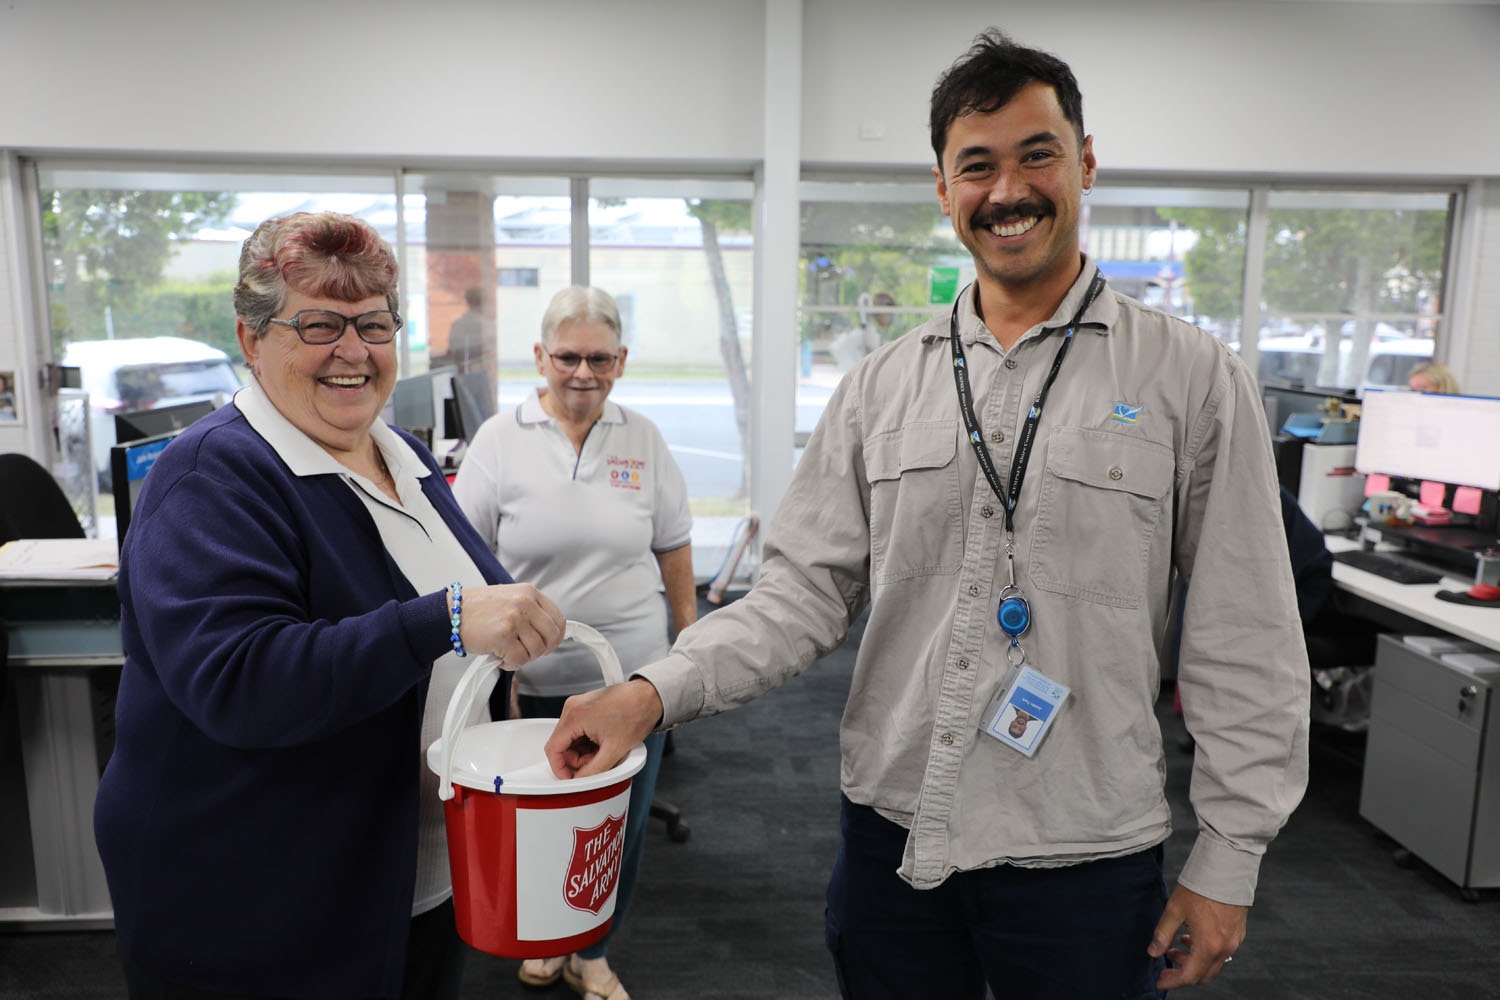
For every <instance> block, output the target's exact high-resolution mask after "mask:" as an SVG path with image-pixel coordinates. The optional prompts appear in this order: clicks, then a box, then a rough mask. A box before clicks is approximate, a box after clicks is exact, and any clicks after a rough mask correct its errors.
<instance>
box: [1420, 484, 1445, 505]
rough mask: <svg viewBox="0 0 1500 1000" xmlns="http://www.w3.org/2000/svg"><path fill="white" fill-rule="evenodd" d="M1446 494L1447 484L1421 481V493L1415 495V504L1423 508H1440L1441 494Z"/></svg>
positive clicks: (1441, 503)
mask: <svg viewBox="0 0 1500 1000" xmlns="http://www.w3.org/2000/svg"><path fill="white" fill-rule="evenodd" d="M1447 492H1448V484H1447V483H1434V482H1430V481H1428V480H1426V479H1424V480H1422V491H1421V492H1420V493H1418V494H1417V503H1419V504H1421V505H1422V506H1423V507H1441V506H1442V505H1443V494H1445V493H1447Z"/></svg>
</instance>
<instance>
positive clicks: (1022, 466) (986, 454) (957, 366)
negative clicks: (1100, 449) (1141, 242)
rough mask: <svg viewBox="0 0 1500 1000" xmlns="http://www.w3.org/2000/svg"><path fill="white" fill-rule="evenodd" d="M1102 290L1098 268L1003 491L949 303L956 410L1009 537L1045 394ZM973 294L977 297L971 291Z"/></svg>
mask: <svg viewBox="0 0 1500 1000" xmlns="http://www.w3.org/2000/svg"><path fill="white" fill-rule="evenodd" d="M1103 290H1104V275H1103V274H1101V273H1099V269H1098V268H1095V269H1094V280H1093V281H1091V282H1089V290H1088V293H1087V294H1085V295H1084V297H1083V304H1082V305H1080V306H1079V307H1078V311H1077V312H1076V313H1074V314H1073V321H1072V322H1071V323H1069V324H1068V325H1067V327H1066V328H1065V331H1064V333H1063V341H1062V344H1061V345H1059V347H1058V348H1057V357H1055V358H1053V359H1052V370H1051V371H1049V372H1048V373H1047V380H1046V381H1045V382H1043V383H1042V391H1041V392H1039V393H1037V395H1036V401H1035V402H1033V403H1032V404H1031V412H1029V413H1028V414H1027V415H1026V422H1025V423H1024V424H1022V425H1021V436H1020V438H1019V439H1018V440H1017V441H1016V453H1015V456H1014V457H1013V458H1012V459H1011V463H1010V484H1009V487H1010V488H1009V489H1008V490H1007V489H1005V488H1004V487H1002V486H1001V483H1000V474H999V473H998V472H996V471H995V462H994V459H992V458H990V450H989V448H987V447H986V446H985V443H984V436H983V435H982V434H981V433H980V432H979V418H978V417H977V416H975V415H974V395H973V392H972V390H970V388H969V367H968V361H967V359H966V358H965V357H964V345H963V342H962V339H961V338H960V337H959V335H958V303H959V302H961V301H963V296H962V295H960V296H959V297H958V300H957V301H955V302H954V303H953V314H952V315H951V316H950V317H949V318H948V339H949V341H950V342H951V343H952V345H953V381H954V383H955V384H956V385H957V386H958V408H959V410H960V411H961V412H962V413H963V415H964V428H965V429H966V430H967V431H968V432H969V443H970V444H971V445H973V446H974V455H975V457H977V458H978V459H979V467H980V468H981V469H983V470H984V478H985V479H987V480H989V484H990V488H991V489H993V490H994V491H995V496H997V497H999V498H1000V500H1001V502H1002V503H1003V504H1004V505H1005V531H1006V534H1011V533H1013V532H1014V530H1015V511H1016V501H1017V500H1018V499H1019V498H1020V496H1021V481H1022V480H1023V479H1025V478H1026V463H1027V462H1028V461H1029V460H1030V459H1031V445H1032V442H1033V441H1035V440H1036V427H1037V424H1038V423H1040V422H1041V419H1042V404H1043V403H1045V402H1046V401H1047V392H1048V390H1050V389H1051V388H1052V383H1053V382H1055V381H1057V373H1058V371H1059V370H1060V369H1061V368H1062V363H1063V358H1065V357H1067V355H1068V348H1069V347H1071V346H1072V344H1073V334H1074V333H1076V332H1077V330H1078V324H1079V322H1081V321H1082V319H1083V313H1084V310H1086V309H1088V307H1089V306H1090V305H1092V304H1093V302H1094V299H1096V298H1098V297H1099V293H1100V292H1101V291H1103ZM974 294H975V295H976V296H977V295H978V294H979V291H978V289H975V292H974Z"/></svg>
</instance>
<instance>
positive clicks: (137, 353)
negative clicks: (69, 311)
mask: <svg viewBox="0 0 1500 1000" xmlns="http://www.w3.org/2000/svg"><path fill="white" fill-rule="evenodd" d="M61 363H62V364H63V365H65V366H69V367H77V368H78V369H79V370H80V374H81V378H82V382H83V388H84V389H85V391H87V392H88V394H89V435H90V438H91V439H92V442H93V443H92V451H93V457H94V471H95V473H96V475H98V477H99V483H100V487H101V488H102V489H104V490H106V491H107V490H108V489H109V485H110V484H109V449H110V447H111V446H112V445H113V444H114V443H115V414H117V413H134V412H137V411H140V410H150V409H154V408H156V407H158V406H177V405H179V404H182V403H196V402H202V401H209V402H212V403H213V404H214V405H215V406H223V405H224V404H225V403H227V402H229V398H230V397H231V396H233V395H234V392H235V390H236V389H238V388H239V387H240V376H239V372H238V370H237V369H236V368H235V366H234V362H233V361H232V360H231V359H230V357H229V355H227V354H225V353H224V352H223V351H221V350H219V349H218V348H217V347H210V346H209V345H208V344H204V343H201V342H200V341H196V340H188V339H187V338H185V337H133V338H128V339H125V340H81V341H76V342H74V343H71V344H69V345H68V346H67V347H66V348H65V349H64V350H63V356H62V361H61Z"/></svg>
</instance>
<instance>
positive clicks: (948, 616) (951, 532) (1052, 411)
mask: <svg viewBox="0 0 1500 1000" xmlns="http://www.w3.org/2000/svg"><path fill="white" fill-rule="evenodd" d="M1093 270H1094V267H1093V264H1092V262H1091V261H1088V260H1085V264H1084V269H1083V272H1082V274H1081V275H1080V277H1079V280H1078V282H1077V283H1075V285H1074V286H1073V289H1072V290H1071V291H1070V292H1069V294H1068V295H1067V297H1066V298H1065V299H1064V301H1063V302H1062V303H1061V304H1060V305H1059V307H1058V310H1057V313H1056V314H1055V315H1054V317H1053V318H1052V319H1051V320H1050V321H1049V322H1048V323H1046V324H1042V325H1041V326H1038V327H1037V328H1034V329H1033V330H1030V331H1028V332H1027V333H1026V335H1025V336H1023V337H1022V339H1021V340H1020V341H1019V342H1017V343H1016V344H1015V345H1014V346H1013V347H1012V348H1011V350H1010V351H1009V352H1003V351H1002V350H1001V349H1000V347H999V345H998V343H997V342H996V341H995V340H994V338H993V337H992V336H991V335H990V333H989V331H988V330H987V329H985V327H984V325H983V323H982V322H981V321H980V319H979V318H978V316H977V315H976V314H975V311H974V305H973V292H972V290H970V291H968V292H965V293H964V294H963V295H962V296H961V297H960V301H959V303H958V307H957V310H956V314H955V322H956V325H957V329H958V331H959V336H960V337H962V342H963V345H964V348H965V351H966V353H967V358H968V361H967V365H968V369H969V374H970V379H971V383H972V386H973V393H974V397H975V408H976V415H977V417H978V420H979V424H980V427H981V428H982V437H983V439H984V440H985V441H986V443H987V446H988V447H989V448H990V452H991V455H992V457H993V460H994V464H995V466H996V468H997V470H998V471H999V475H1000V477H1001V480H1002V484H1003V483H1004V482H1005V480H1006V479H1007V478H1008V473H1009V470H1010V466H1011V459H1012V454H1011V449H1012V447H1013V446H1014V444H1015V442H1016V439H1017V433H1018V432H1019V430H1020V428H1021V425H1022V423H1023V421H1024V419H1025V416H1026V413H1027V410H1028V409H1029V407H1030V406H1031V404H1032V402H1033V401H1034V400H1035V398H1036V396H1037V392H1038V390H1039V389H1040V388H1041V385H1042V382H1043V380H1044V378H1045V377H1046V374H1047V371H1048V370H1049V369H1050V367H1051V365H1052V362H1053V358H1054V356H1055V353H1056V350H1057V345H1058V343H1059V342H1060V337H1061V334H1060V333H1059V332H1058V328H1062V327H1065V326H1066V325H1067V323H1068V321H1069V319H1071V317H1072V316H1073V314H1074V311H1075V310H1077V308H1078V307H1079V305H1080V304H1081V303H1082V301H1083V297H1084V292H1085V290H1086V288H1087V286H1088V283H1089V279H1090V278H1091V277H1092V274H1093ZM949 324H950V319H949V317H947V316H943V317H941V318H939V319H934V320H932V321H930V322H928V323H926V324H924V325H923V326H921V327H918V328H917V329H915V330H913V331H911V332H910V333H908V334H907V335H906V336H904V337H902V338H901V339H900V340H898V341H896V342H894V343H891V344H888V345H886V346H885V347H883V348H881V349H880V350H877V351H876V352H875V353H873V354H872V355H870V356H869V357H868V358H866V359H865V360H864V361H863V362H861V363H860V364H859V365H858V366H857V367H856V368H855V369H854V370H852V371H851V372H850V373H849V374H848V376H847V377H846V378H845V379H844V380H843V382H842V383H841V384H840V386H839V388H838V389H837V390H836V391H835V393H834V395H833V397H832V399H831V400H830V402H829V404H828V407H827V410H826V411H825V413H824V416H823V418H822V420H821V422H820V423H819V425H818V428H817V430H816V431H815V432H814V433H813V435H812V437H811V439H810V440H809V442H808V445H807V449H806V451H805V452H804V454H803V457H802V460H801V462H800V463H799V464H798V466H797V470H796V473H795V475H794V477H793V481H792V484H791V486H790V488H789V489H788V492H787V495H786V498H785V500H784V501H783V503H782V506H781V507H780V509H779V510H778V512H777V514H776V517H775V520H774V523H773V524H772V526H771V528H770V530H769V532H768V535H767V538H766V544H765V553H764V556H765V558H764V562H763V565H762V569H761V574H760V578H759V580H758V581H757V583H756V585H755V587H754V588H753V589H752V590H751V592H750V593H749V594H747V595H746V596H745V597H744V598H742V599H741V600H739V601H736V602H735V603H733V604H731V605H729V606H727V607H725V608H723V609H720V610H718V611H716V612H714V613H713V614H712V615H710V616H708V617H707V618H706V619H705V620H704V621H703V622H700V623H699V624H698V625H696V626H694V627H692V628H690V629H688V630H687V631H686V632H685V633H684V634H683V635H682V637H681V638H680V639H679V641H678V643H677V645H676V646H675V647H674V650H673V652H672V653H671V654H670V655H669V656H668V657H667V658H666V659H665V660H663V661H660V662H658V663H656V664H653V665H651V666H648V667H647V668H644V669H643V670H641V671H639V672H638V673H639V674H640V675H641V676H644V677H646V678H647V679H649V680H650V681H651V682H652V683H653V684H654V685H655V686H656V687H657V689H658V691H659V692H660V694H661V697H662V700H663V702H664V704H665V708H666V712H665V716H664V720H663V724H664V725H675V724H677V723H680V722H683V721H686V720H688V719H692V718H696V717H700V716H705V715H712V714H714V713H716V712H720V711H723V710H725V709H727V708H730V707H733V706H734V705H737V704H741V703H743V702H746V701H748V700H750V699H751V698H754V697H755V696H757V695H759V694H762V693H764V692H765V691H767V690H769V689H770V688H772V687H775V686H776V685H777V684H779V683H781V682H782V681H784V680H785V679H787V678H788V677H790V676H792V675H794V674H796V673H798V672H800V671H801V670H802V669H804V668H805V667H806V666H807V665H808V664H810V663H811V662H812V661H813V660H815V659H816V658H817V657H819V656H821V655H823V654H825V653H827V652H829V651H830V650H832V649H834V648H836V647H837V646H838V645H839V644H840V643H841V642H842V641H843V639H844V637H845V635H846V633H847V631H848V629H849V626H850V624H851V622H852V621H853V620H854V619H855V618H856V617H857V616H858V615H859V613H860V612H861V611H862V610H863V609H864V607H865V605H866V603H867V602H868V603H869V610H870V617H869V621H868V623H867V625H866V628H865V633H864V638H863V640H862V642H861V643H860V649H859V654H858V658H857V660H856V664H855V669H854V675H853V680H852V684H851V687H850V692H849V701H848V706H847V708H846V711H845V714H844V718H843V722H842V725H841V730H840V743H841V748H842V771H841V774H842V786H843V790H844V793H845V794H846V795H848V796H849V798H850V799H851V800H852V801H854V802H856V803H861V804H865V805H869V806H872V807H874V808H875V809H877V810H879V811H880V812H881V813H882V814H884V815H886V816H888V817H890V818H892V819H894V820H895V821H897V822H899V823H901V824H902V825H904V826H905V827H907V828H908V829H909V830H910V831H911V832H910V836H909V838H908V841H907V848H906V856H905V858H904V861H903V864H902V868H901V874H902V875H903V877H904V878H906V879H907V880H908V881H909V882H911V884H913V885H915V886H917V887H919V888H922V887H931V886H934V885H937V884H939V883H941V882H942V881H943V879H945V878H946V877H947V876H948V875H949V874H951V873H953V872H955V871H961V870H969V869H977V868H984V867H989V866H994V865H1000V864H1014V865H1020V866H1032V867H1042V866H1054V865H1065V864H1074V863H1078V862H1083V861H1088V860H1093V859H1099V858H1107V857H1115V856H1119V855H1123V854H1127V853H1131V852H1134V851H1138V850H1142V849H1144V848H1147V847H1150V846H1152V845H1155V844H1157V843H1160V842H1161V841H1163V840H1165V839H1166V837H1167V836H1168V835H1169V833H1170V812H1169V809H1168V804H1167V800H1166V796H1165V793H1164V789H1163V774H1164V771H1165V764H1164V756H1163V749H1162V740H1161V733H1160V730H1159V728H1158V726H1157V722H1156V717H1155V714H1154V711H1153V704H1154V702H1155V701H1156V698H1157V696H1158V692H1159V690H1160V680H1161V672H1160V664H1159V654H1160V650H1161V649H1162V646H1163V638H1164V633H1165V630H1166V626H1167V617H1168V610H1169V607H1170V604H1171V601H1172V598H1173V594H1174V591H1175V590H1176V589H1177V587H1176V585H1175V580H1176V576H1175V575H1174V568H1175V570H1176V571H1177V573H1180V574H1181V575H1182V576H1184V577H1191V580H1192V585H1191V586H1190V587H1189V588H1188V590H1187V595H1188V596H1187V601H1186V605H1185V609H1184V615H1183V620H1184V626H1183V636H1182V642H1181V650H1180V661H1179V666H1178V681H1179V685H1180V691H1181V693H1182V702H1183V708H1184V713H1185V717H1186V721H1187V724H1188V726H1189V729H1190V731H1191V732H1192V733H1193V735H1194V737H1195V738H1196V740H1197V759H1196V762H1195V767H1194V775H1193V784H1192V801H1193V805H1194V808H1195V810H1196V811H1197V814H1198V820H1199V836H1198V839H1197V842H1196V844H1195V846H1194V848H1193V851H1192V854H1191V856H1190V858H1189V860H1188V862H1187V864H1186V866H1185V868H1184V870H1183V872H1182V873H1181V875H1180V878H1179V881H1180V882H1181V883H1182V884H1183V885H1185V886H1187V887H1188V888H1190V889H1193V890H1194V891H1196V892H1199V893H1201V894H1203V895H1206V896H1209V897H1211V898H1214V899H1217V900H1220V901H1222V902H1227V903H1237V904H1249V903H1250V902H1251V900H1252V898H1253V896H1254V889H1255V882H1256V877H1257V873H1258V870H1259V863H1260V857H1261V855H1262V853H1263V851H1264V850H1265V847H1266V845H1267V843H1269V841H1270V840H1271V839H1272V838H1273V837H1274V836H1275V834H1276V832H1277V831H1278V830H1279V829H1280V828H1281V826H1282V824H1283V823H1285V821H1286V819H1287V817H1288V815H1289V814H1290V813H1291V810H1292V809H1293V808H1294V807H1295V805H1296V804H1297V802H1298V801H1299V800H1300V798H1301V795H1302V792H1303V790H1304V788H1305V785H1306V780H1307V709H1308V697H1309V692H1308V688H1309V671H1308V666H1307V655H1306V651H1305V648H1304V645H1303V640H1302V632H1301V628H1300V624H1299V620H1298V617H1297V605H1296V596H1295V590H1294V587H1293V581H1292V573H1291V567H1290V560H1289V557H1288V554H1287V545H1286V538H1285V533H1284V529H1283V526H1282V522H1281V506H1280V500H1279V494H1278V487H1277V482H1276V475H1275V470H1274V464H1273V462H1272V457H1271V449H1270V435H1269V430H1268V427H1267V423H1266V416H1265V411H1264V409H1263V407H1262V403H1261V399H1260V394H1259V392H1258V390H1257V388H1256V385H1255V381H1254V378H1253V377H1252V376H1251V374H1250V372H1249V371H1248V369H1247V368H1246V367H1245V365H1244V364H1243V363H1242V362H1241V361H1240V359H1239V358H1238V357H1237V356H1236V355H1234V354H1233V353H1232V352H1231V351H1229V350H1228V349H1227V348H1226V347H1224V346H1223V345H1222V344H1220V343H1218V342H1217V341H1215V340H1214V339H1213V338H1212V337H1210V336H1209V335H1207V334H1206V333H1204V332H1202V331H1201V330H1198V329H1196V328H1195V327H1192V326H1191V325H1189V324H1187V323H1185V322H1182V321H1181V320H1177V319H1174V318H1172V317H1169V316H1166V315H1164V314H1162V313H1159V312H1155V311H1152V310H1149V309H1146V308H1145V307H1143V306H1142V305H1140V304H1139V303H1138V302H1135V301H1134V300H1132V299H1130V298H1128V297H1126V296H1123V295H1119V294H1116V293H1114V292H1113V291H1112V290H1108V289H1107V290H1106V291H1105V292H1104V293H1103V294H1102V295H1100V296H1099V298H1098V299H1097V300H1096V301H1095V302H1094V303H1093V304H1092V305H1090V306H1089V308H1088V309H1087V310H1086V312H1085V313H1084V316H1083V320H1082V323H1081V325H1080V328H1079V330H1078V333H1077V335H1076V336H1075V338H1074V343H1073V346H1072V348H1071V349H1070V352H1069V354H1068V355H1067V357H1066V359H1065V362H1064V363H1063V365H1062V368H1061V371H1060V373H1059V375H1058V377H1057V380H1056V383H1055V384H1054V385H1053V387H1052V389H1051V392H1050V394H1049V395H1048V397H1047V400H1046V405H1045V409H1044V411H1043V414H1042V418H1041V423H1040V425H1039V428H1038V434H1037V438H1036V443H1035V446H1034V448H1033V451H1032V454H1031V459H1030V462H1029V466H1028V468H1027V470H1026V474H1025V478H1024V481H1023V483H1022V487H1021V492H1020V497H1019V500H1018V503H1017V506H1016V511H1015V519H1014V537H1013V543H1014V547H1015V572H1016V583H1017V585H1019V586H1020V587H1021V589H1022V590H1023V591H1024V593H1025V595H1026V597H1027V599H1028V601H1029V602H1030V605H1031V611H1032V625H1031V629H1030V631H1029V632H1028V633H1027V634H1026V635H1025V636H1024V637H1023V638H1022V640H1021V641H1022V646H1023V648H1024V651H1025V658H1026V662H1027V663H1028V664H1029V665H1031V666H1032V667H1034V668H1035V669H1037V670H1039V671H1041V672H1042V673H1043V674H1045V675H1047V676H1048V677H1051V678H1053V679H1054V680H1056V681H1059V682H1061V683H1062V684H1064V685H1066V686H1067V687H1069V688H1070V689H1071V694H1070V696H1069V697H1068V699H1067V701H1066V702H1064V704H1063V705H1062V707H1061V708H1060V710H1059V711H1058V713H1057V717H1056V720H1055V722H1054V723H1053V725H1052V728H1051V729H1050V730H1049V731H1048V732H1047V734H1046V735H1045V737H1044V739H1043V741H1042V742H1041V743H1040V744H1039V746H1038V749H1037V751H1036V753H1035V755H1034V756H1033V757H1030V758H1028V757H1025V756H1023V755H1022V754H1020V753H1018V752H1016V751H1015V750H1012V749H1010V748H1008V747H1006V746H1004V745H1002V744H1001V743H1000V742H999V741H997V740H994V739H992V738H990V737H988V736H985V735H983V734H981V732H980V725H981V717H982V716H983V714H984V712H985V709H986V707H987V706H988V705H989V703H990V702H991V700H992V699H993V698H994V697H995V695H996V693H997V692H998V691H1000V690H1001V689H1002V686H1003V685H1004V684H1005V683H1006V681H1007V679H1008V676H1009V674H1010V673H1011V665H1010V663H1009V662H1008V660H1007V649H1008V647H1009V639H1008V638H1007V637H1006V636H1005V635H1004V634H1003V633H1002V632H1001V631H1000V628H999V625H998V623H997V621H996V617H995V611H996V605H997V602H998V595H999V592H1000V590H1001V588H1002V587H1003V586H1005V585H1006V583H1008V582H1009V572H1008V567H1007V561H1006V557H1005V552H1006V544H1007V535H1006V529H1005V523H1004V522H1005V518H1004V517H1003V510H1004V503H1003V501H1002V500H1001V499H1000V498H999V497H997V496H996V495H995V491H994V490H993V489H992V488H991V485H990V483H989V482H988V481H987V480H986V478H985V477H984V476H983V475H982V474H980V473H979V472H978V462H977V460H976V458H975V454H974V451H973V449H972V446H971V444H970V442H969V439H968V437H967V435H966V433H965V431H964V426H963V421H962V418H961V417H960V413H959V407H958V401H957V394H956V391H955V387H954V380H953V359H952V354H951V349H950V345H949V340H948V338H949V329H950V325H949ZM1010 361H1013V362H1015V364H1014V366H1013V367H1012V366H1011V365H1009V364H1007V362H1010ZM768 752H774V750H773V748H768Z"/></svg>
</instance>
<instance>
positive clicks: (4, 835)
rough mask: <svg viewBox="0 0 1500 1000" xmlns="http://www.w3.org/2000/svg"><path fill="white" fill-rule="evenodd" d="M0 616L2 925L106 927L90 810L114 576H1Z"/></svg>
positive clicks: (111, 643)
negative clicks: (5, 645)
mask: <svg viewBox="0 0 1500 1000" xmlns="http://www.w3.org/2000/svg"><path fill="white" fill-rule="evenodd" d="M0 619H3V620H4V621H5V623H6V628H7V632H8V634H9V638H10V656H9V659H8V661H7V673H8V675H9V677H8V681H7V688H8V690H6V691H5V692H4V695H5V696H4V698H3V703H4V711H3V713H0V846H3V853H0V925H4V926H7V927H9V928H11V929H22V930H41V929H52V928H56V929H69V930H81V929H95V928H108V927H111V926H113V924H114V914H113V911H112V909H111V906H110V901H109V890H108V887H107V886H106V884H105V881H104V868H103V866H102V865H101V864H100V862H99V852H98V850H97V848H96V847H95V844H94V818H93V816H94V796H95V794H96V793H97V791H98V788H99V774H100V770H101V768H102V766H103V763H104V759H105V758H106V757H107V755H108V742H109V741H108V737H109V735H110V734H111V733H112V732H113V729H112V725H113V715H112V709H113V697H112V696H113V688H114V685H115V684H117V683H118V677H119V671H120V667H121V666H122V665H123V663H124V651H123V649H122V648H121V645H120V605H119V600H118V597H117V596H116V593H115V584H114V580H113V579H112V578H107V579H98V580H91V581H71V582H58V581H42V580H18V579H0ZM101 720H104V721H106V722H107V726H106V727H105V731H104V732H103V733H102V734H101V726H100V723H101ZM101 735H102V736H103V739H101Z"/></svg>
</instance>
